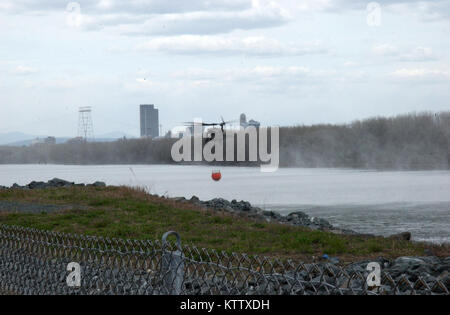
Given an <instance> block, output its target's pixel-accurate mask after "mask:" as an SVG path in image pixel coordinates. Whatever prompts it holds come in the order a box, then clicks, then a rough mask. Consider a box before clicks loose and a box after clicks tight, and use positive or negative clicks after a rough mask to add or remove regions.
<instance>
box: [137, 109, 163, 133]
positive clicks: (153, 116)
mask: <svg viewBox="0 0 450 315" xmlns="http://www.w3.org/2000/svg"><path fill="white" fill-rule="evenodd" d="M140 116H141V137H152V138H156V137H158V136H159V114H158V109H156V108H155V106H154V105H153V104H151V105H141V106H140Z"/></svg>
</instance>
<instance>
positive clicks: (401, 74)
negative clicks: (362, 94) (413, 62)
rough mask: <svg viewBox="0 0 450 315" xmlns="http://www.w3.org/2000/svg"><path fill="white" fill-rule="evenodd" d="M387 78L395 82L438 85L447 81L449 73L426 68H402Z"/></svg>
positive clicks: (449, 76)
mask: <svg viewBox="0 0 450 315" xmlns="http://www.w3.org/2000/svg"><path fill="white" fill-rule="evenodd" d="M389 76H390V77H391V78H392V79H395V80H397V81H408V82H411V81H412V82H428V83H438V82H443V81H448V80H449V79H450V71H449V70H438V69H426V68H417V69H406V68H404V69H398V70H396V71H394V72H391V73H390V74H389Z"/></svg>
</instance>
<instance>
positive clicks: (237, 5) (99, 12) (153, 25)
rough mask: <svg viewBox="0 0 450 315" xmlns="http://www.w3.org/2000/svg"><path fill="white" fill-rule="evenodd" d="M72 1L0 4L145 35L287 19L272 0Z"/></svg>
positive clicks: (211, 30) (276, 22) (85, 25)
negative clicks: (73, 6)
mask: <svg viewBox="0 0 450 315" xmlns="http://www.w3.org/2000/svg"><path fill="white" fill-rule="evenodd" d="M76 3H77V12H71V11H70V10H68V9H67V7H66V6H61V4H60V3H59V4H56V1H49V0H42V1H36V0H17V1H15V2H13V1H9V0H7V2H6V3H5V4H3V6H2V7H4V9H3V10H4V11H5V10H6V11H7V12H15V13H24V12H37V13H40V14H45V13H50V12H55V11H56V12H61V13H62V14H69V13H71V14H74V13H77V14H78V13H79V15H78V16H80V17H81V18H80V19H79V20H80V21H82V23H81V25H80V26H81V27H82V28H83V29H85V30H102V29H112V30H113V31H116V32H118V33H120V34H125V35H147V36H148V35H179V34H218V33H226V32H230V31H233V30H236V29H243V30H248V29H257V28H267V27H274V26H279V25H282V24H284V23H287V22H288V21H290V20H291V18H292V16H291V14H290V12H289V11H288V10H286V9H285V8H283V7H282V6H281V5H280V4H279V3H278V2H277V1H273V0H218V1H217V0H215V1H206V0H194V1H192V0H190V1H186V0H172V1H167V0H130V1H116V0H79V1H77V2H76ZM78 4H79V6H78ZM2 7H0V10H2ZM78 8H79V11H78Z"/></svg>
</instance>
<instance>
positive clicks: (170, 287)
mask: <svg viewBox="0 0 450 315" xmlns="http://www.w3.org/2000/svg"><path fill="white" fill-rule="evenodd" d="M169 235H175V237H176V238H177V248H178V249H177V250H176V251H169V250H166V247H167V237H168V236H169ZM162 246H163V254H162V261H161V274H162V276H163V279H162V280H163V286H164V288H165V290H166V291H167V293H168V294H170V295H179V294H181V291H182V290H181V286H182V284H183V279H184V254H183V250H182V248H181V237H180V235H179V234H178V233H177V232H175V231H169V232H166V233H164V235H163V237H162Z"/></svg>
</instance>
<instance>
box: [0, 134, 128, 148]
mask: <svg viewBox="0 0 450 315" xmlns="http://www.w3.org/2000/svg"><path fill="white" fill-rule="evenodd" d="M47 137H48V136H42V135H41V136H36V135H30V134H25V133H22V132H10V133H4V134H0V145H7V146H14V147H21V146H29V145H31V144H32V143H33V141H34V140H35V139H36V138H39V139H45V138H47ZM123 137H126V138H127V139H132V138H136V137H135V136H131V135H127V134H125V133H124V132H120V131H114V132H109V133H105V134H100V135H98V136H96V137H95V140H94V141H95V142H110V141H115V140H117V139H122V138H123ZM69 139H71V137H57V138H56V143H58V144H59V143H64V142H66V141H67V140H69Z"/></svg>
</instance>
